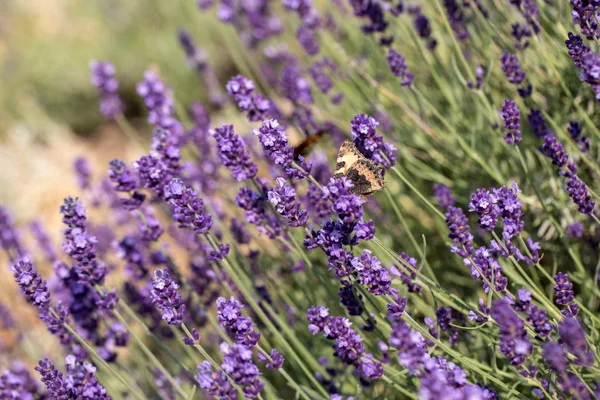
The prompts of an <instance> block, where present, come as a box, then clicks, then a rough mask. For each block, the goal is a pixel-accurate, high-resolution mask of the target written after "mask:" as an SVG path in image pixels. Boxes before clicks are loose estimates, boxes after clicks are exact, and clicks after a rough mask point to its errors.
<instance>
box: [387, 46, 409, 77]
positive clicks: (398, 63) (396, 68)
mask: <svg viewBox="0 0 600 400" xmlns="http://www.w3.org/2000/svg"><path fill="white" fill-rule="evenodd" d="M386 60H387V62H388V66H389V67H390V71H392V74H394V75H395V76H397V77H399V78H400V79H401V80H400V85H401V86H410V85H412V83H413V80H414V79H415V76H414V75H413V74H411V73H410V72H408V66H407V65H406V59H405V58H404V57H403V56H402V55H401V54H400V53H398V52H397V51H395V50H394V49H392V48H390V49H389V50H388V55H387V57H386Z"/></svg>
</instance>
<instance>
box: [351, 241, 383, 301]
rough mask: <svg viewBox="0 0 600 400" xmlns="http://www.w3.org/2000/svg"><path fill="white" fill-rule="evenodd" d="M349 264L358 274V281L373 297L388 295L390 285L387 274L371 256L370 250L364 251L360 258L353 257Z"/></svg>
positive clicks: (375, 258) (377, 260)
mask: <svg viewBox="0 0 600 400" xmlns="http://www.w3.org/2000/svg"><path fill="white" fill-rule="evenodd" d="M351 264H352V267H353V268H354V270H356V271H358V272H359V274H360V280H361V282H362V284H363V285H365V286H366V287H367V289H368V290H369V292H371V293H373V294H374V295H375V296H381V295H384V294H388V293H389V291H390V287H391V284H392V279H391V278H390V275H389V272H388V270H387V269H385V268H384V267H383V266H382V265H381V261H379V259H378V258H377V257H375V256H371V251H370V250H364V251H363V254H362V255H361V256H360V257H354V259H353V260H352V261H351Z"/></svg>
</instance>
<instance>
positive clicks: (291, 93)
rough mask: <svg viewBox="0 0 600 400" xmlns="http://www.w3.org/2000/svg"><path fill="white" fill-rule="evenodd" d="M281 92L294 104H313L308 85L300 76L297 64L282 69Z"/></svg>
mask: <svg viewBox="0 0 600 400" xmlns="http://www.w3.org/2000/svg"><path fill="white" fill-rule="evenodd" d="M281 90H282V91H283V95H284V96H285V97H286V98H287V99H289V100H290V101H291V102H292V103H294V104H298V105H307V104H311V103H312V102H313V97H312V93H311V86H310V83H309V82H308V80H306V79H305V78H304V77H302V75H300V70H299V67H298V64H297V63H290V64H288V65H287V66H285V67H284V68H283V71H282V72H281Z"/></svg>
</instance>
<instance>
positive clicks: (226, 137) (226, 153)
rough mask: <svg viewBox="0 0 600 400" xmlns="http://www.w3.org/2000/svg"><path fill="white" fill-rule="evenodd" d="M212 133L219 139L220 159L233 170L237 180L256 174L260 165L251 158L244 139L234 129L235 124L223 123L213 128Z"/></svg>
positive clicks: (252, 176) (240, 180)
mask: <svg viewBox="0 0 600 400" xmlns="http://www.w3.org/2000/svg"><path fill="white" fill-rule="evenodd" d="M210 135H211V136H212V137H213V138H215V140H216V141H217V148H218V149H219V160H220V161H221V163H222V164H223V165H224V166H225V167H227V168H229V170H231V173H232V174H233V178H234V179H235V180H236V181H238V182H242V181H245V180H247V179H252V178H254V177H255V176H256V173H257V172H258V167H257V165H256V164H255V163H254V162H253V161H252V160H251V159H250V155H249V154H248V150H247V149H246V145H245V144H244V141H243V140H242V139H241V138H240V137H239V136H238V135H236V134H235V132H234V131H233V125H222V126H220V127H219V128H216V129H214V130H211V131H210Z"/></svg>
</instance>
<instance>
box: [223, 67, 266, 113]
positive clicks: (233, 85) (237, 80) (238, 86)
mask: <svg viewBox="0 0 600 400" xmlns="http://www.w3.org/2000/svg"><path fill="white" fill-rule="evenodd" d="M226 88H227V93H229V95H230V96H232V97H233V99H234V100H235V102H236V103H237V105H238V107H239V108H240V109H241V110H242V111H245V112H246V113H247V116H248V119H249V120H250V121H261V120H264V119H266V118H268V117H269V116H270V115H272V114H273V111H274V109H273V108H274V105H273V104H272V103H271V101H269V100H267V99H265V98H264V97H262V96H261V95H260V94H257V93H254V89H255V88H254V82H252V81H251V80H250V79H247V78H245V77H243V76H242V75H237V76H235V77H233V78H231V79H230V80H229V82H227V86H226Z"/></svg>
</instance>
